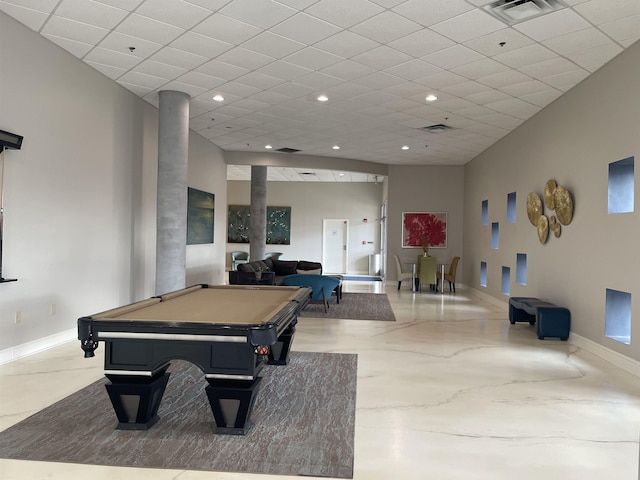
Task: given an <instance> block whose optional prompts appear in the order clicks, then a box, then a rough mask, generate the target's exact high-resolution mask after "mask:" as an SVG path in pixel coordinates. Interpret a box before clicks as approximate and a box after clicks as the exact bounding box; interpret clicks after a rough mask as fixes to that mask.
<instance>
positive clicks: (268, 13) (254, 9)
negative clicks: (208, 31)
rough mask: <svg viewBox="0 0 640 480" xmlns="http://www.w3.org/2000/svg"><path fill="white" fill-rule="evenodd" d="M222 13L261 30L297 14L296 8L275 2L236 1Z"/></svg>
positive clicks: (267, 0)
mask: <svg viewBox="0 0 640 480" xmlns="http://www.w3.org/2000/svg"><path fill="white" fill-rule="evenodd" d="M220 13H221V14H223V15H226V16H228V17H231V18H235V19H236V20H240V21H241V22H245V23H248V24H250V25H255V26H256V27H260V28H265V29H266V28H270V27H273V26H274V25H276V24H278V23H280V22H282V21H283V20H285V19H287V18H289V17H291V16H292V15H294V14H295V13H296V10H295V9H294V8H291V7H288V6H286V5H282V3H280V2H276V1H273V0H234V1H233V2H231V3H229V4H227V6H225V7H223V8H222V9H220Z"/></svg>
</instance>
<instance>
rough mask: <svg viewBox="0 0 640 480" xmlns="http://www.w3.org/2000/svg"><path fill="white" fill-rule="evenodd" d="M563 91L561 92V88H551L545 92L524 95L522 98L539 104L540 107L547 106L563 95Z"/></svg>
mask: <svg viewBox="0 0 640 480" xmlns="http://www.w3.org/2000/svg"><path fill="white" fill-rule="evenodd" d="M562 93H563V92H561V91H560V90H556V89H553V88H550V89H548V90H545V91H543V92H538V93H531V94H529V95H523V96H522V100H524V101H525V102H529V103H533V104H534V105H538V106H539V107H546V106H547V105H549V104H550V103H551V102H553V101H554V100H555V99H556V98H558V97H559V96H561V95H562Z"/></svg>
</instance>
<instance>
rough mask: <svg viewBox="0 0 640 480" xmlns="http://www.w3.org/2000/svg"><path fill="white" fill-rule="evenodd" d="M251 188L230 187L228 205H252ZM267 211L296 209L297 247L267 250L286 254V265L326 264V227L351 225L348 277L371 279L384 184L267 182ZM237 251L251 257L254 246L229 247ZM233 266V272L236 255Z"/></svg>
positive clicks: (293, 238)
mask: <svg viewBox="0 0 640 480" xmlns="http://www.w3.org/2000/svg"><path fill="white" fill-rule="evenodd" d="M250 186H251V185H250V182H239V181H230V182H229V186H228V194H227V199H228V204H229V205H249V200H250ZM267 205H269V206H286V207H291V245H267V248H266V251H267V252H271V251H276V252H282V253H283V254H284V255H283V256H282V257H281V258H282V259H295V260H310V261H318V262H321V261H322V221H323V219H331V218H339V219H347V220H349V258H348V267H347V268H348V271H347V273H350V274H367V273H368V267H369V263H368V262H369V255H371V254H374V253H379V251H380V223H379V220H380V208H381V205H382V183H378V184H375V183H324V182H267ZM365 218H366V219H367V222H366V223H365V222H363V219H365ZM363 241H364V242H367V243H366V244H365V245H363V244H362V242H363ZM369 242H372V243H369ZM233 250H242V251H247V252H248V251H249V245H248V244H238V243H231V244H228V246H227V251H228V252H231V251H233ZM227 265H228V267H230V266H231V260H230V255H227Z"/></svg>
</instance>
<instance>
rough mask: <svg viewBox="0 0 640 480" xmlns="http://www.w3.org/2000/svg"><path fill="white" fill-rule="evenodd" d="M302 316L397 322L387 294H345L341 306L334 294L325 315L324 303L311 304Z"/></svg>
mask: <svg viewBox="0 0 640 480" xmlns="http://www.w3.org/2000/svg"><path fill="white" fill-rule="evenodd" d="M300 316H301V317H313V318H343V319H348V320H383V321H387V322H395V321H396V316H395V315H394V314H393V310H392V309H391V304H390V303H389V299H388V298H387V294H386V293H343V294H342V300H340V303H339V304H337V303H336V297H335V294H333V295H332V296H331V298H330V299H329V311H328V312H326V313H325V311H324V306H323V305H322V303H310V304H309V305H307V306H306V307H305V309H304V310H303V311H302V312H301V313H300Z"/></svg>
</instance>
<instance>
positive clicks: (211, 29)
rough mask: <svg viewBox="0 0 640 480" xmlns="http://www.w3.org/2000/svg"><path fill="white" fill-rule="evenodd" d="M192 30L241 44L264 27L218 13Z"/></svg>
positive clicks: (234, 43) (227, 41) (220, 39)
mask: <svg viewBox="0 0 640 480" xmlns="http://www.w3.org/2000/svg"><path fill="white" fill-rule="evenodd" d="M191 31H192V32H195V33H199V34H201V35H204V36H206V37H209V38H214V39H216V40H219V41H221V42H226V43H231V44H233V45H240V44H241V43H242V42H245V41H247V40H249V39H250V38H251V37H254V36H256V35H257V34H259V33H260V32H261V31H262V29H260V28H258V27H255V26H253V25H249V24H248V23H245V22H241V21H239V20H236V19H235V18H231V17H227V16H226V15H222V14H219V13H216V14H215V15H211V16H210V17H208V18H207V19H206V20H204V21H203V22H202V23H200V24H198V25H196V26H195V27H193V28H192V29H191ZM194 53H197V52H194Z"/></svg>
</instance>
